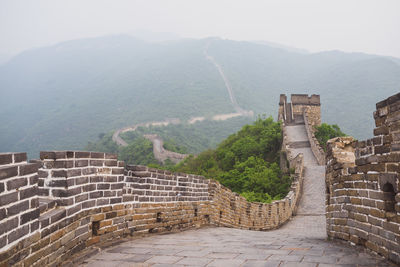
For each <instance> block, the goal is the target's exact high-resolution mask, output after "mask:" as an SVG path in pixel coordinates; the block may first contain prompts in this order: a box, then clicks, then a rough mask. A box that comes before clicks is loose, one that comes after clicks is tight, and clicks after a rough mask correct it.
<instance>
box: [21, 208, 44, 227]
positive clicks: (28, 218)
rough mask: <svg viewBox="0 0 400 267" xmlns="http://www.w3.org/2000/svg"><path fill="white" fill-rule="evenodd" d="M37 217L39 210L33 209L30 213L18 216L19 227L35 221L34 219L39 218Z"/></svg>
mask: <svg viewBox="0 0 400 267" xmlns="http://www.w3.org/2000/svg"><path fill="white" fill-rule="evenodd" d="M39 216H40V210H39V209H34V210H32V211H30V212H27V213H24V214H22V215H21V216H20V221H21V225H22V224H25V223H27V222H29V221H32V220H35V219H37V218H39Z"/></svg>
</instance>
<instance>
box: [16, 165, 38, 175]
mask: <svg viewBox="0 0 400 267" xmlns="http://www.w3.org/2000/svg"><path fill="white" fill-rule="evenodd" d="M39 167H40V166H39V164H37V163H26V164H23V165H20V166H19V175H28V174H31V173H37V172H38V169H39Z"/></svg>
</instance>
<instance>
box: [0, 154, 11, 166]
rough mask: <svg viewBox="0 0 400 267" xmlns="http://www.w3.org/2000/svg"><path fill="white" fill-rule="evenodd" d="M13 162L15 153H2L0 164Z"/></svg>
mask: <svg viewBox="0 0 400 267" xmlns="http://www.w3.org/2000/svg"><path fill="white" fill-rule="evenodd" d="M10 163H13V155H12V154H9V153H7V154H0V165H5V164H10Z"/></svg>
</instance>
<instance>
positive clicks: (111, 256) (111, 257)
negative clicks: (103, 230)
mask: <svg viewBox="0 0 400 267" xmlns="http://www.w3.org/2000/svg"><path fill="white" fill-rule="evenodd" d="M127 257H129V255H128V254H122V253H108V252H101V253H99V254H97V255H95V256H94V259H96V260H105V261H119V260H121V259H125V258H127Z"/></svg>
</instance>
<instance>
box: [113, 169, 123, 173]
mask: <svg viewBox="0 0 400 267" xmlns="http://www.w3.org/2000/svg"><path fill="white" fill-rule="evenodd" d="M111 173H112V174H124V169H123V168H112V172H111Z"/></svg>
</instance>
